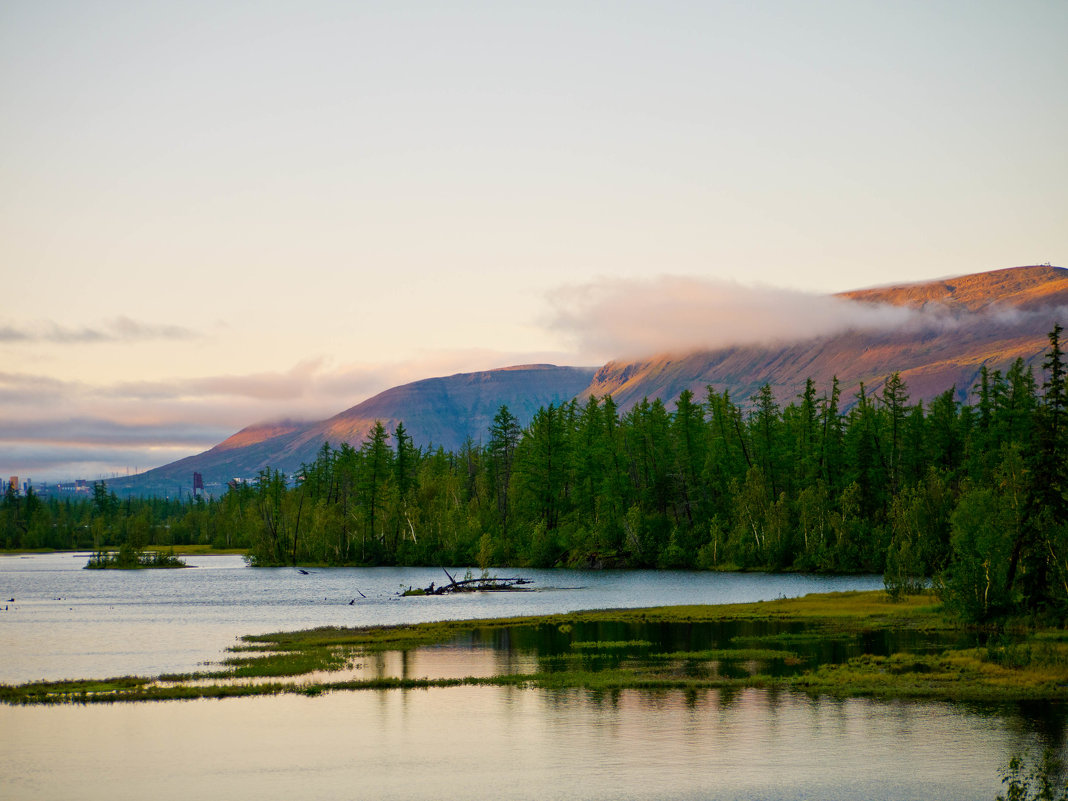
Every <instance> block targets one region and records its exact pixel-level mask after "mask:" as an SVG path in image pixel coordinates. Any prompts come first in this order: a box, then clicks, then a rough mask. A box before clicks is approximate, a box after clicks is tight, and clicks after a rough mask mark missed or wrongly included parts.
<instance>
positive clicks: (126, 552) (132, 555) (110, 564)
mask: <svg viewBox="0 0 1068 801" xmlns="http://www.w3.org/2000/svg"><path fill="white" fill-rule="evenodd" d="M176 567H189V565H187V564H186V563H185V562H184V561H183V560H182V559H181V558H180V557H178V556H176V555H175V554H174V551H173V550H172V551H147V550H143V549H141V548H134V547H132V546H130V545H122V546H121V547H120V548H119V550H117V551H105V550H102V549H101V550H97V551H93V553H92V555H91V556H90V557H89V561H88V562H87V563H86V565H85V569H86V570H150V569H156V568H164V569H169V568H176Z"/></svg>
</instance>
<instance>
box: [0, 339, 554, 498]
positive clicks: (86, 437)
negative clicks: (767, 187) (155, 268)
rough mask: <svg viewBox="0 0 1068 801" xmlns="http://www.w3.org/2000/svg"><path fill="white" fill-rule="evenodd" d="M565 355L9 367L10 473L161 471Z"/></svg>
mask: <svg viewBox="0 0 1068 801" xmlns="http://www.w3.org/2000/svg"><path fill="white" fill-rule="evenodd" d="M560 357H561V354H559V353H518V352H515V353H506V352H500V351H493V350H489V349H471V350H463V351H435V350H426V351H423V352H421V353H418V354H415V355H413V357H412V358H410V359H406V360H404V361H401V362H396V363H392V364H381V363H364V364H361V363H353V364H344V365H336V364H332V363H330V362H328V361H327V360H325V359H312V360H307V361H302V362H299V363H297V364H295V365H293V366H292V367H290V368H288V369H285V370H279V371H267V372H257V373H234V374H215V375H208V376H193V377H185V378H183V377H175V378H171V379H167V380H160V381H120V382H116V383H111V384H90V383H87V382H82V381H72V380H65V379H62V378H57V377H54V376H48V375H36V374H32V373H16V372H8V373H2V372H0V474H2V475H16V474H17V475H21V476H23V477H27V476H29V477H32V478H34V479H35V480H37V481H55V480H57V479H58V478H71V477H76V478H94V477H100V476H102V475H105V474H110V473H117V474H121V473H123V472H124V471H125V469H126V468H127V467H129V468H134V467H138V468H140V469H148V468H151V467H158V466H160V465H163V464H167V463H169V462H172V461H174V460H176V459H180V458H182V457H184V456H189V455H191V454H193V453H198V452H200V451H203V450H206V449H208V448H210V447H212V446H213V445H216V444H218V443H219V442H221V441H222V440H224V439H226V438H227V437H228V436H230V435H231V434H233V433H235V432H236V431H238V430H239V429H241V428H244V427H245V426H248V425H253V424H256V423H262V422H267V421H277V420H281V419H284V418H298V419H303V420H321V419H324V418H327V417H330V416H332V415H334V414H337V413H339V412H341V411H344V410H345V409H347V408H349V407H351V406H353V405H355V404H357V403H359V402H360V401H362V400H365V399H366V398H368V397H370V396H371V395H374V394H376V393H378V392H381V391H383V390H385V389H388V388H390V387H393V386H397V385H398V384H404V383H408V382H410V381H416V380H419V379H423V378H429V377H432V376H440V375H449V374H451V373H457V372H471V371H476V370H487V369H491V368H495V367H504V366H508V365H512V364H522V363H530V362H544V361H555V362H560V361H562V359H561V358H560ZM5 471H6V472H5Z"/></svg>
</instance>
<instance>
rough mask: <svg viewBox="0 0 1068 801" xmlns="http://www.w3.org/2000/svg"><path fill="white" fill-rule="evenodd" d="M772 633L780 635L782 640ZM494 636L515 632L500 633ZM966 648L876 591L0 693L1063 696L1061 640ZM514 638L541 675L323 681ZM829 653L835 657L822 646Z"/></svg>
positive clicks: (526, 622) (505, 623) (379, 639)
mask: <svg viewBox="0 0 1068 801" xmlns="http://www.w3.org/2000/svg"><path fill="white" fill-rule="evenodd" d="M755 621H759V622H758V623H756V624H755V627H756V629H757V630H766V631H767V632H768V633H767V634H766V635H745V636H729V635H727V634H723V632H725V631H728V630H731V631H733V630H735V629H732V628H731V626H726V628H724V626H725V624H729V623H732V622H733V623H739V624H743V625H742V628H743V629H745V630H752V628H753V626H754V622H755ZM702 624H710V625H709V626H707V627H702ZM776 627H783V628H786V629H787V630H785V631H783V630H778V631H777V630H776ZM628 631H630V632H635V633H637V632H649V633H652V634H654V635H656V636H661V637H668V638H667V639H665V640H663V641H662V642H655V641H654V639H650V638H648V637H645V636H637V637H631V638H620V639H609V638H604V639H601V638H593V637H590V636H589V635H590V634H591V633H594V634H596V633H602V632H612V633H613V634H615V633H626V632H628ZM672 631H676V632H683V633H684V634H685V635H686V639H687V640H688V639H689V638H690V637H691V636H694V637H696V636H698V635H701V636H702V637H704V639H705V640H706V641H711V642H712V645H711V647H700V648H694V649H679V648H678V647H677V644H676V645H675V646H674V647H671V646H670V645H669V646H668V647H664V646H665V643H670V642H677V640H671V638H670V636H668V634H670V632H672ZM502 632H507V633H509V636H507V637H504V636H501V635H500V634H499V633H502ZM658 632H659V634H658ZM702 632H706V634H704V635H703V634H701V633H702ZM707 632H712V633H713V634H712V635H707ZM715 632H719V634H715ZM878 632H884V633H886V632H892V633H894V634H895V635H896V634H900V633H901V632H922V633H923V635H922V636H921V637H919V638H915V637H914V638H912V640H908V639H906V642H914V643H915V647H914V648H912V649H908V648H906V649H905V650H902V651H901V652H887V653H870V652H866V651H863V649H864V648H865V647H867V646H866V645H865V644H870V643H874V642H877V641H880V638H879V637H875V636H873V633H878ZM709 636H711V640H709ZM717 637H719V639H716V638H717ZM961 641H962V629H961V628H960V627H959V626H958V625H957V624H955V623H954V622H953V620H951V619H950V618H948V617H946V616H945V615H944V614H943V613H942V611H941V610H940V609H939V607H938V606H937V604H936V603H935V602H934V598H933V596H931V595H921V596H910V597H907V598H905V599H903V600H901V601H898V602H891V601H889V600H888V599H887V597H886V594H885V593H882V592H870V593H833V594H829V595H819V596H806V597H805V598H799V599H790V600H779V601H770V602H762V603H755V604H743V605H729V606H682V607H659V608H652V609H632V610H603V611H591V612H579V613H570V614H565V615H549V616H543V617H530V618H506V619H494V620H475V621H444V622H437V623H422V624H416V625H406V626H389V627H366V628H356V629H342V628H318V629H311V630H307V631H297V632H279V633H274V634H262V635H255V636H247V637H244V638H243V639H242V642H241V643H240V644H239V645H236V646H234V647H233V648H231V649H230V655H229V656H228V657H227V658H226V659H225V660H223V662H222V663H221V664H220V665H219V667H218V669H216V670H212V671H205V672H202V673H193V674H182V675H169V676H161V677H157V678H139V677H129V676H127V677H122V678H117V679H106V680H101V681H77V682H34V683H29V684H23V685H17V686H0V701H2V702H5V703H11V704H16V703H33V704H51V703H99V702H117V701H138V700H163V699H179V698H226V697H233V696H243V695H266V694H277V693H300V694H304V695H320V694H323V693H329V692H339V691H352V690H361V689H429V688H435V687H454V686H461V685H471V684H474V685H491V686H515V687H540V688H546V689H564V688H581V689H585V690H589V691H595V692H602V691H609V692H611V691H616V690H622V689H639V690H643V689H644V690H654V689H656V690H672V689H682V690H686V691H696V690H701V689H707V688H720V689H726V690H733V689H739V688H744V687H765V688H773V689H782V690H793V691H801V692H806V693H810V694H815V695H831V696H838V697H845V696H875V697H882V698H927V699H933V698H937V699H946V700H975V701H986V700H996V701H1008V700H1024V699H1043V700H1053V699H1066V698H1068V633H1066V632H1063V631H1059V630H1041V631H1037V632H1022V631H1021V632H1013V633H1009V634H1007V633H1004V632H1002V633H995V634H992V635H991V636H990V637H989V639H988V640H987V642H986V643H985V644H983V645H979V646H977V645H976V644H975V642H974V640H973V641H972V644H971V645H968V646H964V645H960V642H961ZM501 642H508V643H511V644H510V645H500V643H501ZM520 642H522V643H523V646H522V647H523V648H529V649H533V651H534V653H535V656H536V664H537V666H538V669H537V670H535V671H534V672H524V673H518V672H515V673H510V672H501V673H499V674H497V675H492V676H488V677H474V676H467V677H464V676H461V677H451V678H444V677H433V676H430V677H426V678H407V677H396V676H389V675H379V676H369V677H367V678H352V677H350V678H342V677H341V676H338V677H337V679H336V680H335V679H332V678H331V675H332V674H334V675H336V674H337V673H338V672H340V671H343V670H345V669H346V668H350V667H352V666H353V664H354V663H355V662H356V660H358V659H360V658H361V657H364V656H368V655H372V654H377V653H382V652H398V651H409V650H412V649H420V648H425V647H427V646H433V645H439V644H450V643H451V644H453V645H459V646H460V647H466V648H473V649H487V648H490V647H493V646H494V644H495V643H496V644H498V647H520V646H518V645H516V643H520ZM828 644H832V646H833V647H825V646H828ZM539 649H542V650H539ZM858 651H859V653H858ZM824 652H833V653H836V654H844V653H851V654H853V655H850V656H848V657H843V656H838V657H836V658H833V659H830V660H829V661H828V659H827V658H826V657H825V656H819V657H817V656H816V654H823V653H824ZM525 664H527V665H529V664H530V663H529V661H527V662H525ZM255 679H265V681H255ZM281 679H284V680H281Z"/></svg>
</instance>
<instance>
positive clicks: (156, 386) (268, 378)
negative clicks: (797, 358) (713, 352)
mask: <svg viewBox="0 0 1068 801" xmlns="http://www.w3.org/2000/svg"><path fill="white" fill-rule="evenodd" d="M1066 41H1068V3H1065V2H1063V0H1048V1H1046V2H1043V1H1038V0H1018V1H1014V2H1011V3H1010V2H988V1H987V0H968V1H967V2H955V1H954V0H943V1H942V2H935V3H932V2H929V0H923V1H922V2H913V1H912V0H901V1H899V2H893V3H886V2H865V0H842V1H841V2H826V1H823V0H813V1H812V2H805V3H798V2H791V1H787V0H783V1H782V2H771V1H768V2H752V1H747V2H720V1H718V0H703V2H681V1H680V2H670V1H668V2H664V1H660V2H628V1H627V0H613V2H602V1H601V0H590V1H589V2H584V3H573V2H554V1H553V0H543V1H542V2H537V3H513V2H500V1H499V0H498V1H497V2H488V1H487V2H464V0H457V2H449V3H443V2H419V0H412V2H403V1H402V0H388V2H361V1H360V0H346V1H344V2H342V1H340V0H337V1H335V0H299V2H298V1H294V2H285V1H280V2H272V1H270V0H259V1H257V2H226V1H225V0H212V1H211V2H201V1H200V0H187V1H186V2H182V3H173V2H154V1H153V0H135V1H133V2H127V1H126V0H114V1H112V0H94V2H73V1H71V2H57V1H56V0H6V2H4V3H3V4H0V474H2V475H3V476H5V477H6V476H7V475H18V476H20V478H21V479H22V480H26V479H32V480H33V481H34V482H35V483H38V484H39V483H42V482H51V481H56V480H63V479H69V478H75V477H82V478H96V477H101V476H107V475H122V474H125V473H127V472H133V471H136V470H143V469H147V468H150V467H154V466H157V465H160V464H165V463H168V462H171V461H173V460H175V459H178V458H181V457H183V456H187V455H189V454H192V453H196V452H199V451H202V450H204V449H206V448H208V447H210V446H212V445H214V444H215V443H217V442H219V441H221V440H222V439H224V438H225V437H227V436H229V435H230V434H232V433H234V432H235V431H237V430H239V429H241V428H243V427H244V426H246V425H249V424H252V423H256V422H261V421H265V420H270V419H279V418H285V417H288V418H294V419H321V418H324V417H327V416H330V415H333V414H335V413H337V412H340V411H342V410H343V409H346V408H348V407H350V406H352V405H354V404H356V403H358V402H359V401H361V400H363V399H365V398H367V397H369V396H370V395H373V394H375V393H377V392H379V391H381V390H383V389H386V388H388V387H390V386H395V385H397V384H400V383H405V382H408V381H412V380H417V379H419V378H425V377H429V376H435V375H449V374H452V373H456V372H465V371H472V370H482V369H490V368H494V367H501V366H505V365H510V364H524V363H535V362H551V363H556V364H580V365H598V364H601V363H603V362H605V361H607V360H609V359H612V358H623V357H626V356H627V355H630V354H633V353H638V352H641V351H643V350H651V349H655V348H658V347H663V346H666V345H667V344H671V343H677V342H678V336H676V334H677V333H679V332H681V333H685V334H687V335H689V334H691V333H692V337H691V339H693V340H694V342H693V344H695V345H696V344H702V343H705V344H709V343H723V342H727V341H731V340H744V339H747V338H754V337H760V336H764V335H767V334H768V331H769V329H770V330H771V333H772V334H773V335H774V336H778V337H788V336H791V335H802V334H804V333H806V332H809V331H811V330H812V326H814V325H817V324H818V323H819V321H820V320H821V319H822V320H823V321H824V322H826V319H824V316H823V315H822V313H820V310H821V309H824V308H825V306H824V305H821V304H826V303H827V302H828V301H827V299H826V298H825V297H824V296H825V295H827V294H828V293H833V292H836V291H841V290H847V289H855V288H860V287H866V286H873V285H882V284H889V283H899V282H910V281H922V280H928V279H932V278H936V277H941V276H946V275H960V274H965V273H974V272H980V271H984V270H991V269H999V268H1003V267H1012V266H1018V265H1026V264H1039V263H1052V264H1054V265H1059V266H1068V148H1066V147H1065V144H1064V143H1065V142H1066V141H1068V101H1066V99H1065V98H1066V94H1065V88H1064V87H1065V85H1066V83H1068V48H1065V47H1064V43H1065V42H1066ZM827 313H828V314H831V312H827ZM832 317H833V315H832ZM834 319H838V318H837V317H834ZM842 319H843V320H847V321H848V320H851V319H852V318H851V316H850V313H845V314H843V316H842ZM665 331H667V332H668V333H667V334H665ZM672 332H675V333H672Z"/></svg>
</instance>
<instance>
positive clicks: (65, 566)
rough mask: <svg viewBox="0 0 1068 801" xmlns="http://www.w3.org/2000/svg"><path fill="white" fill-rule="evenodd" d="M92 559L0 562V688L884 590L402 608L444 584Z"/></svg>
mask: <svg viewBox="0 0 1068 801" xmlns="http://www.w3.org/2000/svg"><path fill="white" fill-rule="evenodd" d="M88 557H89V555H88V554H77V555H72V554H47V555H33V556H4V557H0V682H8V683H11V682H22V681H34V680H36V679H65V678H90V677H95V678H100V677H104V676H121V675H127V674H134V675H158V674H160V673H172V672H177V673H180V672H189V671H192V670H196V669H197V668H198V666H199V665H200V664H201V663H203V662H205V661H210V660H217V659H219V658H220V657H221V656H222V655H223V651H224V650H225V648H226V647H227V646H228V645H231V644H233V643H234V642H235V641H236V638H237V637H239V636H240V635H242V634H262V633H264V632H269V631H293V630H297V629H307V628H313V627H315V626H334V625H336V626H363V625H373V624H388V623H414V622H420V621H427V620H453V619H471V618H485V617H502V616H509V617H510V616H517V615H538V614H548V613H554V612H570V611H575V610H578V609H612V608H620V607H641V606H663V605H671V604H715V603H736V602H744V601H758V600H767V599H772V598H777V597H780V596H787V597H792V596H798V595H804V594H805V593H810V592H830V591H834V590H848V589H875V588H879V587H882V579H881V578H879V577H875V576H860V577H812V576H782V575H765V574H715V573H708V572H693V573H689V572H671V573H667V572H657V571H590V570H523V571H522V575H523V576H525V577H529V578H532V579H534V584H533V586H534V587H535V588H536V590H535V591H534V592H522V593H472V594H466V595H455V596H438V597H410V598H400V597H398V593H399V591H400V590H401V589H402V588H406V587H408V586H415V587H425V586H427V585H429V584H430V582H432V581H434V582H437V583H438V584H441V583H442V580H443V579H445V574H444V573H443V572H442V571H441V570H439V569H436V568H370V569H368V568H329V569H321V570H319V569H316V570H313V571H312V573H311V574H310V575H306V576H305V575H302V574H301V573H300V572H298V571H297V570H295V569H293V568H273V569H267V568H258V569H253V568H250V567H247V566H246V565H245V563H244V561H243V560H242V559H241V557H239V556H205V557H199V558H198V557H189V558H187V560H186V561H187V563H188V564H190V565H195V566H196V567H195V569H186V570H83V569H82V568H83V567H84V566H85V563H86V561H87V559H88ZM450 572H452V571H451V570H450ZM496 573H497V575H501V576H506V575H509V573H508V572H507V571H496ZM453 575H454V576H456V577H457V578H459V576H457V574H456V573H453ZM361 594H362V595H361ZM363 596H366V597H363ZM9 598H14V601H13V602H12V601H8V600H7V599H9ZM350 601H352V602H353V603H350Z"/></svg>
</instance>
